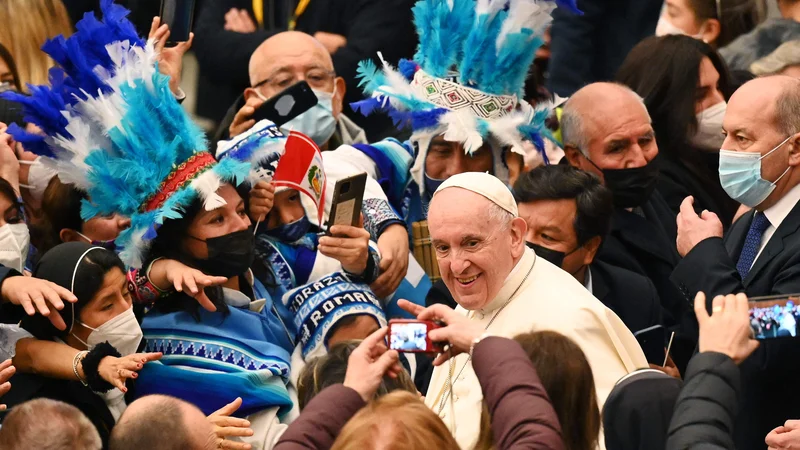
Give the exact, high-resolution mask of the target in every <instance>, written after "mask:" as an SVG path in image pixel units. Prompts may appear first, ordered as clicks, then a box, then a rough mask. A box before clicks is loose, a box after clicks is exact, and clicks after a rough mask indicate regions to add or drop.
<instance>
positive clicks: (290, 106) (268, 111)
mask: <svg viewBox="0 0 800 450" xmlns="http://www.w3.org/2000/svg"><path fill="white" fill-rule="evenodd" d="M318 101H319V100H317V96H316V94H314V91H312V90H311V86H309V85H308V83H306V82H305V81H298V82H297V83H295V84H293V85H291V86H289V87H288V88H286V89H284V90H283V91H281V92H280V93H279V94H277V95H274V96H273V97H272V98H270V99H269V100H267V101H265V102H264V103H262V104H261V106H259V107H258V109H256V111H255V112H254V113H253V119H255V121H256V122H259V121H261V120H264V119H267V120H269V121H270V122H272V123H274V124H275V125H277V126H278V127H281V126H283V125H284V124H286V123H287V122H288V121H290V120H292V119H294V118H295V117H297V116H299V115H300V114H303V113H304V112H306V111H308V110H309V109H311V108H312V107H313V106H314V105H316V104H317V103H318ZM289 131H291V130H286V132H289Z"/></svg>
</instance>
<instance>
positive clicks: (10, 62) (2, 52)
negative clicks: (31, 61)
mask: <svg viewBox="0 0 800 450" xmlns="http://www.w3.org/2000/svg"><path fill="white" fill-rule="evenodd" d="M0 59H2V60H3V61H5V63H6V65H7V66H8V70H9V71H11V75H12V76H13V77H14V88H16V90H17V92H22V85H20V84H19V71H18V70H17V63H16V62H15V61H14V57H13V56H11V52H9V51H8V49H7V48H6V47H5V46H4V45H3V44H0Z"/></svg>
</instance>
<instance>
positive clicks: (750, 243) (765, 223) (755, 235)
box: [736, 211, 769, 280]
mask: <svg viewBox="0 0 800 450" xmlns="http://www.w3.org/2000/svg"><path fill="white" fill-rule="evenodd" d="M768 227H769V219H767V216H765V215H764V213H762V212H760V211H756V213H755V215H754V216H753V221H752V222H751V223H750V229H749V230H747V237H745V238H744V246H743V247H742V253H741V254H740V255H739V262H738V263H736V270H737V271H738V272H739V275H741V276H742V280H744V279H745V278H746V277H747V274H748V273H750V267H752V266H753V262H754V261H755V260H756V255H757V254H758V249H759V248H761V237H762V236H763V235H764V231H765V230H766V229H767V228H768Z"/></svg>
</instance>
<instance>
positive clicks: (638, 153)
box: [561, 83, 697, 371]
mask: <svg viewBox="0 0 800 450" xmlns="http://www.w3.org/2000/svg"><path fill="white" fill-rule="evenodd" d="M561 132H562V136H563V140H564V152H565V154H566V158H567V160H568V161H569V164H570V165H572V166H573V167H577V168H579V169H581V170H584V171H586V172H590V173H593V174H595V175H597V176H598V177H600V179H601V180H602V181H603V184H605V185H606V187H608V188H609V189H610V190H611V194H612V197H613V201H614V215H613V217H612V218H611V224H612V225H611V231H610V232H609V234H608V237H607V238H606V240H605V242H603V246H602V247H601V249H600V251H599V253H598V255H597V259H598V260H599V261H602V262H605V263H607V264H611V265H614V266H617V267H622V268H625V269H628V270H631V271H633V272H636V273H638V274H641V275H644V276H645V277H647V278H649V279H650V281H652V282H653V285H655V287H656V291H657V292H658V295H659V299H660V301H661V305H662V308H663V309H662V317H663V320H664V326H665V327H667V328H668V329H671V330H673V331H677V332H678V334H677V335H676V337H677V338H678V340H677V341H676V342H674V343H673V347H674V351H673V352H672V354H673V355H674V359H675V361H676V363H677V366H678V368H679V369H680V370H681V371H683V369H684V368H685V365H686V363H688V360H689V358H690V357H691V355H692V353H693V352H694V347H695V342H696V338H697V324H696V322H695V321H694V313H693V309H692V307H691V304H690V303H689V302H687V301H686V300H685V299H684V296H683V295H682V294H681V293H680V291H678V289H677V288H676V286H675V285H674V284H673V283H672V282H671V281H670V275H671V274H672V271H673V269H674V268H675V265H676V264H678V261H679V259H680V258H679V256H678V252H677V251H676V248H675V239H676V237H677V229H676V226H675V214H674V213H673V212H672V211H671V210H670V208H669V206H668V205H667V203H666V201H664V199H663V198H662V197H661V195H660V194H659V193H658V192H657V191H656V190H655V188H656V182H657V180H658V145H657V144H656V139H655V132H654V131H653V126H652V125H651V120H650V114H649V113H648V112H647V108H646V107H645V105H644V102H643V101H642V99H641V97H639V96H638V95H637V94H636V93H635V92H633V91H632V90H631V89H630V88H628V87H627V86H623V85H620V84H616V83H593V84H590V85H588V86H586V87H584V88H582V89H581V90H579V91H578V92H576V93H575V95H573V96H572V97H571V98H570V99H569V101H567V103H566V105H565V106H564V112H563V115H562V118H561ZM675 344H677V346H676V345H675Z"/></svg>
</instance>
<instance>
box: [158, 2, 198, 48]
mask: <svg viewBox="0 0 800 450" xmlns="http://www.w3.org/2000/svg"><path fill="white" fill-rule="evenodd" d="M194 8H195V0H161V11H160V13H159V14H158V16H159V17H160V18H161V23H162V24H166V25H167V26H168V27H169V31H170V33H169V39H168V40H167V46H169V47H172V46H175V45H178V44H179V43H181V42H186V41H188V40H189V35H190V33H191V32H192V25H193V23H194Z"/></svg>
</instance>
